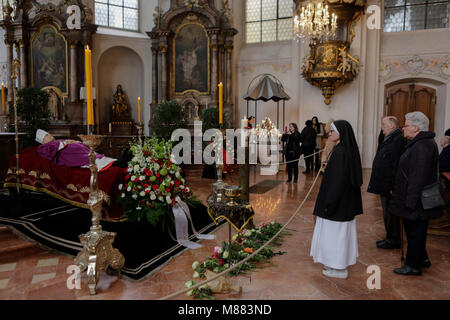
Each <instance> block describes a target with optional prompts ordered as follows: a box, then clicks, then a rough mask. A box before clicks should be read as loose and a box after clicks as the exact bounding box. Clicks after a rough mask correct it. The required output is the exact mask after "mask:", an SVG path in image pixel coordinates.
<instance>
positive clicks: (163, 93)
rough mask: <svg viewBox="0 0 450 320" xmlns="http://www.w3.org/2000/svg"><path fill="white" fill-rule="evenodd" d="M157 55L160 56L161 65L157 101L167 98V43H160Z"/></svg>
mask: <svg viewBox="0 0 450 320" xmlns="http://www.w3.org/2000/svg"><path fill="white" fill-rule="evenodd" d="M159 57H160V65H161V71H160V73H159V74H160V75H161V81H160V84H161V90H160V91H161V94H160V95H158V97H159V101H160V102H161V101H165V100H166V99H167V63H166V59H167V45H162V46H160V47H159Z"/></svg>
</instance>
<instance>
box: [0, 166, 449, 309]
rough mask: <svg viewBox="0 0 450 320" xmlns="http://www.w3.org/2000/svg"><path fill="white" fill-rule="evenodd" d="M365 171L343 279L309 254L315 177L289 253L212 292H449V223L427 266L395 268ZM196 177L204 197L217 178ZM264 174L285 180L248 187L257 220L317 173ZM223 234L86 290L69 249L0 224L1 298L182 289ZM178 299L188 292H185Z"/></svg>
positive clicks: (299, 195)
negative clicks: (152, 268)
mask: <svg viewBox="0 0 450 320" xmlns="http://www.w3.org/2000/svg"><path fill="white" fill-rule="evenodd" d="M300 169H301V168H300ZM369 176H370V170H364V181H365V184H364V186H363V187H362V190H363V202H364V214H363V215H360V216H358V217H357V230H358V243H359V258H358V260H357V263H356V265H354V266H351V267H349V278H348V279H346V280H343V279H332V278H327V277H325V276H324V275H322V272H321V271H322V265H320V264H314V263H313V261H312V258H311V257H310V256H309V249H310V245H311V238H312V233H313V227H314V222H313V216H312V211H313V208H314V201H315V198H316V195H317V192H318V188H319V184H317V185H316V186H315V187H314V188H313V192H312V194H311V196H310V197H309V199H308V200H307V201H306V202H305V205H304V207H303V209H302V210H301V211H300V213H299V214H298V215H297V217H296V218H295V219H294V220H293V221H292V223H291V224H290V225H289V226H288V231H289V232H290V233H291V235H290V236H287V237H286V238H285V241H284V243H283V245H282V246H281V247H280V250H282V251H285V252H286V254H284V255H279V256H275V257H273V258H272V259H271V262H272V264H271V265H269V266H267V267H265V268H263V269H258V270H257V271H255V272H253V273H251V274H250V275H242V276H238V277H232V278H230V280H231V281H232V283H233V284H235V285H240V286H242V292H241V293H240V294H237V295H229V294H227V295H225V294H220V295H215V297H216V299H224V300H225V299H250V300H253V299H257V300H266V299H267V300H269V299H277V300H278V299H281V300H299V299H343V300H358V299H450V263H449V259H450V246H449V245H450V238H449V237H448V230H449V228H448V227H447V228H446V229H439V230H438V229H436V230H434V229H431V228H430V231H429V233H431V234H430V235H429V236H428V240H427V249H428V254H429V256H430V259H431V261H432V264H433V265H432V267H431V268H430V269H425V270H424V272H423V275H422V276H420V277H412V276H409V277H405V276H399V275H396V274H395V273H394V272H393V271H392V269H393V268H395V267H399V266H400V265H401V262H400V250H382V249H377V248H376V246H375V241H376V240H377V239H381V238H383V236H384V226H383V219H382V213H381V206H380V201H379V198H378V197H377V196H375V195H372V194H369V193H366V192H365V190H366V188H367V182H368V179H369ZM200 177H201V170H200V169H191V170H189V171H188V177H187V180H188V185H189V186H191V187H192V189H193V190H194V191H195V192H196V193H197V194H198V195H199V197H200V199H202V200H203V201H204V200H205V199H206V197H207V195H208V194H209V192H210V190H211V183H212V182H214V181H213V180H207V179H202V178H200ZM269 179H271V180H280V181H282V183H280V184H278V185H276V186H275V187H274V188H272V189H271V190H269V191H267V192H266V193H262V194H258V193H254V194H251V195H250V202H251V204H252V205H253V208H254V210H255V212H256V215H255V224H256V225H260V224H262V223H264V222H268V221H272V220H276V221H278V222H280V223H282V224H284V223H285V222H286V221H287V220H288V219H289V217H290V216H291V215H292V213H293V212H294V211H295V209H296V208H297V207H298V205H299V204H300V203H301V202H302V200H303V198H304V197H305V195H306V193H307V191H308V190H309V188H310V186H311V184H312V182H313V180H314V176H313V175H312V174H308V175H306V176H305V175H303V174H301V173H300V178H299V183H298V184H297V185H294V184H286V183H284V181H285V180H286V173H285V172H280V173H278V174H277V175H276V176H261V175H259V174H258V172H256V171H253V172H252V173H251V182H250V186H252V185H254V184H256V183H258V182H261V181H264V180H269ZM225 181H226V182H227V183H229V184H236V185H237V184H238V173H237V172H235V173H233V174H231V175H228V177H227V178H226V180H225ZM319 182H320V180H319ZM442 230H444V231H445V232H446V234H447V236H445V235H444V234H445V232H444V233H443V232H442ZM226 239H228V227H226V226H224V227H221V228H220V229H219V230H217V231H216V240H204V241H202V244H203V247H202V248H199V249H196V250H186V251H184V252H183V253H182V254H181V255H179V256H177V257H175V258H174V259H172V260H171V261H170V262H169V263H168V264H167V265H165V266H164V267H163V268H161V269H160V270H158V271H157V272H155V273H154V274H151V275H149V276H147V277H146V278H145V279H143V280H141V281H131V280H128V279H123V278H122V279H119V278H117V276H112V275H108V274H106V273H102V274H101V277H100V281H99V284H98V287H97V291H98V293H97V295H95V296H91V295H90V294H89V290H88V288H87V279H86V276H85V275H83V276H82V279H81V289H79V290H69V289H68V288H67V285H66V282H67V278H68V276H69V274H67V267H68V266H70V265H71V264H73V258H72V257H68V256H63V255H60V254H57V253H54V252H48V251H44V250H42V249H41V248H39V247H37V246H36V245H34V244H32V243H30V242H27V241H25V240H22V239H20V238H18V237H17V236H16V235H14V234H13V233H12V232H11V231H10V230H9V229H8V228H6V227H0V299H51V300H57V299H80V300H84V299H99V300H106V299H143V300H146V299H158V298H162V297H164V296H166V295H169V294H171V293H173V292H175V291H178V290H181V289H182V288H183V286H184V283H185V281H187V280H189V279H191V277H192V269H191V264H192V262H194V261H196V260H198V261H202V260H203V259H204V258H206V257H207V256H210V255H211V254H212V252H213V248H214V246H216V245H219V244H220V243H221V242H222V241H223V240H226ZM137 245H142V244H137ZM371 265H377V266H378V267H379V268H380V270H381V289H369V288H368V287H367V280H368V278H369V276H370V274H369V273H367V268H368V267H369V266H371ZM175 299H192V298H191V297H188V296H186V295H184V294H183V295H179V296H177V297H176V298H175Z"/></svg>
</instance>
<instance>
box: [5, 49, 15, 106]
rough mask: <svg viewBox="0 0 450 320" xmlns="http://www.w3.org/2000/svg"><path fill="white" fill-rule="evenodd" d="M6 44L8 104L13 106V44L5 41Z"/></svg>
mask: <svg viewBox="0 0 450 320" xmlns="http://www.w3.org/2000/svg"><path fill="white" fill-rule="evenodd" d="M5 44H6V62H7V79H8V105H9V107H12V105H13V103H14V91H13V90H14V85H13V81H12V79H11V76H12V60H13V47H12V46H13V44H12V43H11V42H9V41H5Z"/></svg>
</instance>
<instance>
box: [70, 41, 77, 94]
mask: <svg viewBox="0 0 450 320" xmlns="http://www.w3.org/2000/svg"><path fill="white" fill-rule="evenodd" d="M77 77H78V74H77V42H72V43H71V44H70V102H76V101H78V90H77Z"/></svg>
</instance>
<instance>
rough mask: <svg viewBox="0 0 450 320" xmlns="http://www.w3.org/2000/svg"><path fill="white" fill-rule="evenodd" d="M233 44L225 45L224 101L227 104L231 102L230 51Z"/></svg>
mask: <svg viewBox="0 0 450 320" xmlns="http://www.w3.org/2000/svg"><path fill="white" fill-rule="evenodd" d="M232 52H233V46H230V45H227V46H225V96H226V97H225V99H224V100H225V101H226V103H227V104H231V103H232V99H231V53H232Z"/></svg>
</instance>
